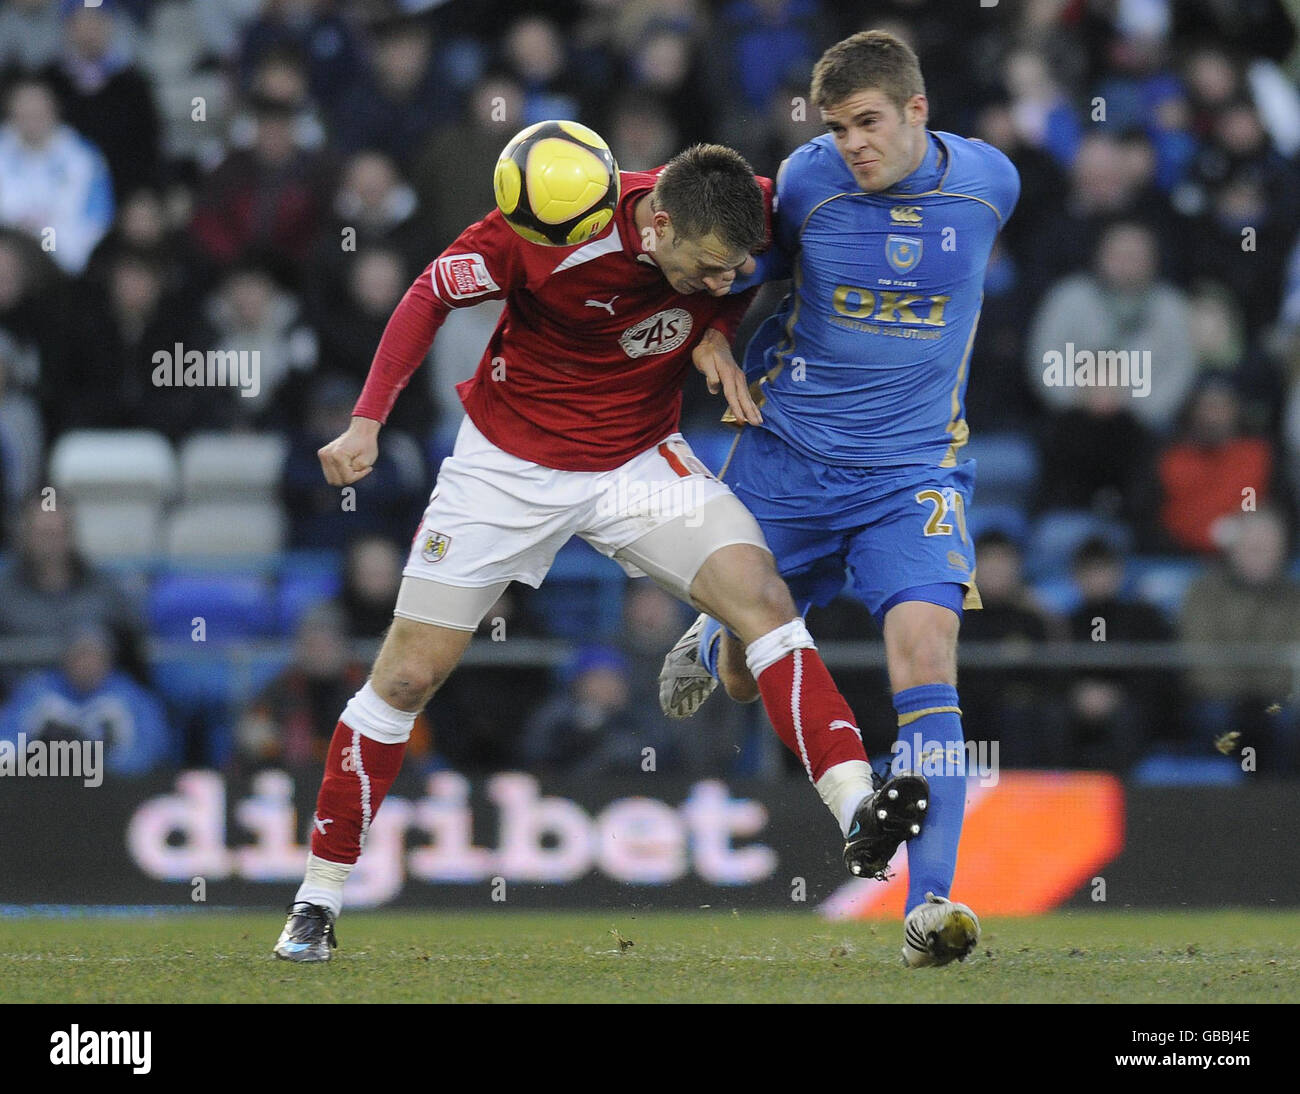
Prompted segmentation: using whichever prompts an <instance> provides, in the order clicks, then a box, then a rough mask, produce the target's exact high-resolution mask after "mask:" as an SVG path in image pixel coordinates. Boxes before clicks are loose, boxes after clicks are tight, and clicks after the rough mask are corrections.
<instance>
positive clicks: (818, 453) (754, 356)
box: [732, 132, 1020, 467]
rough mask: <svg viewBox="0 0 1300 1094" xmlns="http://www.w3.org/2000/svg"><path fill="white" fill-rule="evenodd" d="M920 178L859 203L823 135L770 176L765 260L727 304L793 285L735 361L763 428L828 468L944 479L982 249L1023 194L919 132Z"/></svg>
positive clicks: (957, 141)
mask: <svg viewBox="0 0 1300 1094" xmlns="http://www.w3.org/2000/svg"><path fill="white" fill-rule="evenodd" d="M928 136H929V147H928V149H927V151H926V155H925V158H924V160H923V161H922V162H921V165H920V166H919V167H918V168H917V169H916V170H915V171H914V172H913V173H912V174H910V175H908V176H907V177H906V178H904V179H902V180H901V181H900V182H899V183H897V184H896V185H895V186H894V187H892V188H891V189H889V190H887V191H882V192H880V193H873V194H868V193H864V192H863V191H862V190H860V189H859V188H858V185H857V183H856V182H855V181H854V179H853V175H852V173H851V172H850V171H849V168H848V165H847V164H845V162H844V160H843V158H842V157H841V156H840V154H839V152H838V151H837V150H836V148H835V143H834V140H833V138H832V137H831V136H830V135H829V134H826V135H823V136H820V137H817V138H816V139H814V140H812V141H809V142H808V143H807V144H805V145H803V146H802V147H800V148H798V149H796V150H795V152H794V153H793V154H792V155H791V156H790V157H789V158H788V159H787V160H786V161H785V163H784V164H782V166H781V170H780V172H779V173H778V175H777V185H776V206H775V246H774V247H773V249H772V250H771V251H770V252H769V253H768V254H766V255H764V256H762V258H761V259H760V262H759V267H758V269H757V270H756V271H755V272H754V273H753V274H752V275H750V276H749V277H747V278H743V279H738V280H737V282H736V284H735V285H734V286H733V289H732V291H733V292H740V291H743V290H744V289H746V288H749V287H750V286H752V285H754V284H756V283H757V282H759V281H763V280H770V279H773V278H780V277H793V279H794V285H793V289H792V291H791V292H790V294H789V295H788V296H787V297H786V298H785V300H784V301H783V302H782V304H781V306H780V308H779V309H778V310H777V312H776V313H775V314H774V315H772V316H770V317H769V318H768V319H767V320H766V321H765V322H764V323H763V324H762V326H760V328H759V330H758V332H757V333H756V334H755V336H754V338H753V340H752V341H751V342H750V345H749V347H748V349H747V351H746V354H745V371H746V374H747V375H748V376H749V378H750V380H751V381H753V380H756V379H759V378H760V377H766V379H765V380H764V383H763V388H762V391H763V395H764V401H763V404H762V411H763V419H764V423H765V425H766V427H767V428H768V429H770V430H772V431H773V432H775V433H776V434H777V435H778V436H780V437H781V438H782V439H784V440H785V441H786V442H787V443H788V444H790V445H791V446H792V447H793V448H795V449H796V450H798V451H801V452H803V453H805V454H806V455H808V456H811V457H813V458H815V459H818V460H821V461H823V462H826V463H831V464H841V465H851V466H880V465H904V464H929V465H931V466H934V465H939V466H944V467H951V466H953V465H954V464H955V463H956V460H957V457H956V453H957V450H958V449H959V448H960V447H961V446H962V444H964V443H965V441H966V438H967V433H968V430H967V427H966V421H965V407H964V402H965V393H966V382H967V379H968V377H969V366H970V354H971V346H972V344H973V342H974V340H975V328H976V324H977V323H978V322H979V314H980V306H981V303H982V300H983V285H984V271H985V267H986V266H987V264H988V259H989V253H990V251H991V250H992V248H993V241H994V239H995V238H996V236H997V233H998V231H999V229H1000V228H1001V227H1002V224H1003V223H1004V222H1005V221H1006V219H1007V217H1008V216H1010V214H1011V210H1012V208H1013V207H1014V206H1015V203H1016V199H1017V197H1018V196H1019V193H1020V179H1019V175H1018V174H1017V172H1016V169H1015V167H1014V166H1012V164H1011V161H1010V160H1008V159H1007V157H1006V156H1004V155H1003V154H1002V153H1001V152H1000V151H998V150H997V149H996V148H994V147H993V146H992V145H990V144H986V143H984V142H983V141H978V140H971V139H967V138H965V137H958V136H955V135H953V134H951V133H941V132H930V133H929V135H928Z"/></svg>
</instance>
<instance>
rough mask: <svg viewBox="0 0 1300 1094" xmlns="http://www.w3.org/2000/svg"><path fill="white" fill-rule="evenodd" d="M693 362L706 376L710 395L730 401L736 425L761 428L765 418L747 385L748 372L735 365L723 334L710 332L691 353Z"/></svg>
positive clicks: (714, 330) (716, 331) (728, 403)
mask: <svg viewBox="0 0 1300 1094" xmlns="http://www.w3.org/2000/svg"><path fill="white" fill-rule="evenodd" d="M691 360H692V361H694V362H695V367H696V368H697V369H699V370H700V372H702V373H704V379H705V380H706V381H707V382H708V385H709V393H710V394H711V395H716V394H718V392H719V391H721V392H722V394H723V395H724V396H726V399H727V406H728V407H730V408H731V413H732V414H733V415H735V417H736V421H738V422H748V423H749V424H750V425H762V424H763V415H762V414H760V413H759V410H758V405H757V404H756V403H755V402H754V399H753V396H751V395H750V393H749V385H748V383H746V381H745V370H744V369H742V368H741V367H740V366H739V365H738V364H736V359H735V358H734V357H733V356H732V355H731V346H730V345H729V344H728V343H727V339H726V338H725V337H724V336H723V334H722V332H721V331H719V330H716V329H710V330H708V331H706V332H705V334H704V337H703V338H701V339H700V344H699V345H698V346H696V347H695V349H694V350H692V351H691Z"/></svg>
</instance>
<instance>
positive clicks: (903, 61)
mask: <svg viewBox="0 0 1300 1094" xmlns="http://www.w3.org/2000/svg"><path fill="white" fill-rule="evenodd" d="M872 88H878V89H879V90H880V91H882V92H884V94H885V96H886V97H887V98H888V99H889V101H890V102H892V103H893V104H894V105H895V106H897V107H898V109H899V110H902V109H903V107H904V106H906V105H907V100H908V99H910V98H911V97H912V96H913V95H924V94H925V80H924V79H923V78H922V76H921V64H920V62H919V61H918V60H917V59H916V54H915V53H913V52H912V47H911V46H909V45H908V44H907V43H906V42H904V41H903V40H902V39H901V38H898V37H896V36H894V35H893V34H890V33H889V32H888V31H883V30H863V31H859V32H858V33H857V34H854V35H851V36H849V37H848V38H845V39H844V40H843V41H842V42H836V43H835V44H834V45H833V46H831V47H830V49H828V50H827V51H826V52H825V53H823V54H822V55H821V58H820V59H819V60H818V61H817V63H816V64H815V65H814V66H813V73H812V101H813V105H814V106H816V107H818V108H820V109H822V110H830V109H831V108H832V107H834V106H835V105H836V104H837V103H842V102H843V101H844V100H845V99H847V98H849V96H851V95H856V94H857V93H858V92H859V91H868V90H870V89H872Z"/></svg>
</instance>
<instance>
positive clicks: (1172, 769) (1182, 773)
mask: <svg viewBox="0 0 1300 1094" xmlns="http://www.w3.org/2000/svg"><path fill="white" fill-rule="evenodd" d="M1130 777H1131V779H1132V781H1133V782H1134V783H1135V784H1136V785H1138V786H1232V785H1234V784H1236V783H1242V782H1245V781H1246V775H1245V772H1243V771H1242V770H1241V764H1240V763H1237V762H1235V761H1234V760H1232V759H1230V758H1229V757H1227V756H1179V755H1176V754H1174V753H1168V752H1153V753H1152V754H1151V755H1149V756H1147V757H1146V758H1145V759H1144V760H1142V761H1141V762H1140V763H1139V764H1138V765H1137V766H1136V767H1135V768H1134V769H1133V772H1132V775H1131V776H1130Z"/></svg>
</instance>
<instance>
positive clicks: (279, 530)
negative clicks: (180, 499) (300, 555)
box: [165, 501, 286, 558]
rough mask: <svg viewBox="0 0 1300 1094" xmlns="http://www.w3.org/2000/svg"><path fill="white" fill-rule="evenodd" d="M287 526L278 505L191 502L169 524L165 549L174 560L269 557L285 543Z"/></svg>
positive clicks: (177, 512) (177, 510)
mask: <svg viewBox="0 0 1300 1094" xmlns="http://www.w3.org/2000/svg"><path fill="white" fill-rule="evenodd" d="M285 524H286V520H285V516H284V512H283V510H282V509H281V508H280V505H279V504H278V503H276V502H269V501H262V502H256V501H245V502H233V501H225V502H189V503H186V504H184V505H181V506H179V507H178V508H177V509H176V511H175V512H173V513H172V515H171V517H170V519H169V520H168V522H167V531H166V535H165V540H166V550H167V554H168V555H170V556H171V557H172V558H204V557H207V558H221V557H227V558H228V557H236V556H241V557H248V556H258V555H270V554H274V553H275V552H276V551H279V550H280V548H281V547H282V546H283V544H284V539H285Z"/></svg>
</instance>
